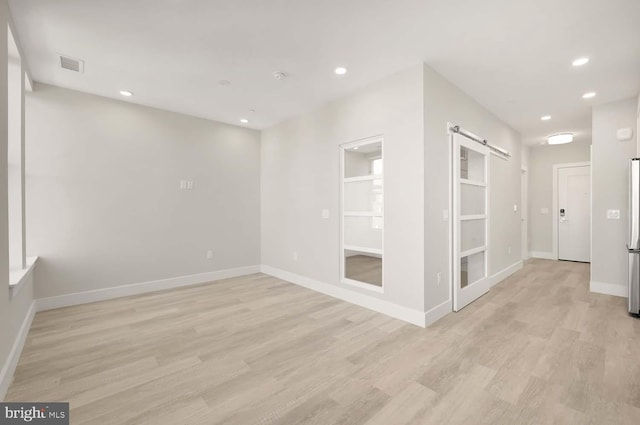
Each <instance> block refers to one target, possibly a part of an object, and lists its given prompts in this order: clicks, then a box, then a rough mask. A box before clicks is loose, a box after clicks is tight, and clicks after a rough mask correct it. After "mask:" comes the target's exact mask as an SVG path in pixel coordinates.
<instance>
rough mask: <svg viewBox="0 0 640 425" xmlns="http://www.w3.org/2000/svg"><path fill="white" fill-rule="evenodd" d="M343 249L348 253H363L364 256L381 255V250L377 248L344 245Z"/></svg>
mask: <svg viewBox="0 0 640 425" xmlns="http://www.w3.org/2000/svg"><path fill="white" fill-rule="evenodd" d="M343 248H344V249H346V250H349V251H358V252H364V253H366V254H379V255H382V250H381V249H378V248H368V247H366V246H355V245H345V246H343Z"/></svg>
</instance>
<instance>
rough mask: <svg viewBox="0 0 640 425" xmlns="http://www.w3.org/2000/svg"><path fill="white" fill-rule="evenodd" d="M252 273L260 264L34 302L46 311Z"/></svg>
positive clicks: (258, 268)
mask: <svg viewBox="0 0 640 425" xmlns="http://www.w3.org/2000/svg"><path fill="white" fill-rule="evenodd" d="M254 273H260V266H247V267H238V268H235V269H226V270H219V271H215V272H207V273H200V274H194V275H188V276H179V277H172V278H169V279H161V280H152V281H149V282H142V283H134V284H131V285H123V286H115V287H113V288H105V289H97V290H94V291H86V292H76V293H73V294H66V295H59V296H56V297H49V298H39V299H38V300H36V302H37V306H38V311H46V310H53V309H56V308H62V307H69V306H72V305H79V304H87V303H92V302H96V301H104V300H110V299H113V298H121V297H128V296H130V295H138V294H144V293H147V292H155V291H162V290H165V289H172V288H180V287H182V286H191V285H198V284H202V283H207V282H213V281H216V280H220V279H228V278H232V277H238V276H245V275H249V274H254Z"/></svg>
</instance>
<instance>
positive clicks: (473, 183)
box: [460, 179, 487, 187]
mask: <svg viewBox="0 0 640 425" xmlns="http://www.w3.org/2000/svg"><path fill="white" fill-rule="evenodd" d="M460 184H468V185H470V186H480V187H487V184H486V183H484V182H481V181H480V180H469V179H460Z"/></svg>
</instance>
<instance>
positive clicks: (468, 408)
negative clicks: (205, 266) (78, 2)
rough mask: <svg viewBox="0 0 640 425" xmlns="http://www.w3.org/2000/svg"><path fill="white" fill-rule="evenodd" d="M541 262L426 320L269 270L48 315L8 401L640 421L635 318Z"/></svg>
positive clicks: (580, 273) (167, 420) (462, 419)
mask: <svg viewBox="0 0 640 425" xmlns="http://www.w3.org/2000/svg"><path fill="white" fill-rule="evenodd" d="M588 286H589V265H587V264H579V263H567V262H554V261H547V260H530V261H528V262H527V263H526V265H525V267H524V269H523V270H522V271H520V272H518V273H517V274H515V275H513V276H511V277H510V278H508V279H507V280H505V281H503V282H501V283H500V284H498V285H496V286H495V287H493V288H492V290H491V291H490V292H489V294H487V295H485V296H484V297H482V298H481V299H479V300H478V301H476V302H475V303H473V304H471V305H470V306H468V307H467V308H465V309H464V310H462V311H461V312H459V313H455V314H450V315H448V316H447V317H445V318H444V319H442V320H440V321H439V322H437V323H435V324H434V325H432V326H431V327H429V328H427V329H421V328H418V327H416V326H413V325H409V324H405V323H403V322H401V321H399V320H395V319H391V318H389V317H386V316H384V315H382V314H378V313H374V312H371V311H369V310H366V309H363V308H360V307H356V306H353V305H350V304H348V303H345V302H342V301H339V300H336V299H333V298H330V297H328V296H324V295H322V294H319V293H315V292H312V291H310V290H307V289H304V288H301V287H298V286H295V285H292V284H289V283H286V282H283V281H281V280H278V279H275V278H272V277H269V276H265V275H262V274H257V275H252V276H245V277H241V278H234V279H228V280H224V281H220V282H217V283H215V284H209V285H201V286H195V287H189V288H182V289H176V290H170V291H164V292H159V293H154V294H146V295H139V296H135V297H128V298H122V299H117V300H111V301H105V302H100V303H95V304H87V305H81V306H76V307H69V308H65V309H60V310H54V311H48V312H43V313H38V314H37V316H36V318H35V320H34V323H33V327H32V329H31V331H30V333H29V336H28V340H27V344H26V346H25V349H24V351H23V354H22V357H21V360H20V363H19V366H18V369H17V372H16V375H15V381H14V382H13V384H12V386H11V387H10V389H9V393H8V395H7V400H6V401H14V400H20V401H26V400H29V401H52V402H53V401H69V402H70V403H71V423H72V424H76V425H79V424H100V425H108V424H136V425H142V424H155V425H158V424H171V425H175V424H180V425H186V424H202V423H207V424H223V423H224V424H242V425H249V424H287V425H292V424H296V425H299V424H300V425H301V424H322V425H327V424H348V425H355V424H370V425H371V424H379V425H402V424H433V425H436V424H437V425H445V424H474V425H477V424H505V425H516V424H531V425H534V424H535V425H542V424H562V425H568V424H580V425H585V424H593V425H605V424H612V425H613V424H616V425H619V424H634V425H636V424H637V423H638V421H639V418H640V320H639V319H635V318H632V317H630V316H628V315H627V313H626V300H625V299H623V298H616V297H612V296H606V295H598V294H592V293H590V292H589V290H588Z"/></svg>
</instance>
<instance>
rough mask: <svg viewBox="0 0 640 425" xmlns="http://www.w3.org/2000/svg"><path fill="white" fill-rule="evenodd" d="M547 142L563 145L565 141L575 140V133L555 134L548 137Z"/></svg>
mask: <svg viewBox="0 0 640 425" xmlns="http://www.w3.org/2000/svg"><path fill="white" fill-rule="evenodd" d="M547 142H549V144H550V145H563V144H565V143H571V142H573V133H562V134H554V135H553V136H549V137H547Z"/></svg>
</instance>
